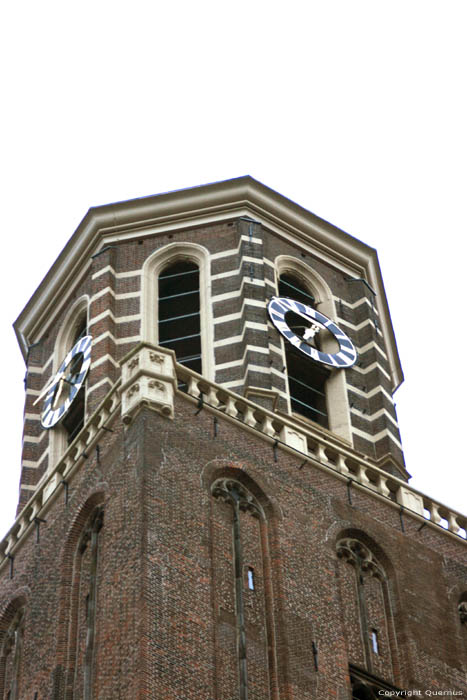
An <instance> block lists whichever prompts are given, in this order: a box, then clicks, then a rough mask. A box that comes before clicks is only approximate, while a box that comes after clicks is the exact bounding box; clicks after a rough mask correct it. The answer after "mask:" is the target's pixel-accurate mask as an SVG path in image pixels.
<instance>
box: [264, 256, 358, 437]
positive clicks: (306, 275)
mask: <svg viewBox="0 0 467 700" xmlns="http://www.w3.org/2000/svg"><path fill="white" fill-rule="evenodd" d="M274 267H275V273H276V280H275V282H276V289H278V288H279V278H280V276H281V275H283V274H286V273H287V274H290V275H292V276H295V277H297V278H298V280H299V281H300V282H301V283H302V284H303V285H304V286H305V288H307V289H309V290H310V294H311V295H312V296H313V297H314V298H315V299H316V306H317V307H318V309H319V311H321V312H322V313H323V314H324V315H325V316H328V317H329V318H331V319H332V320H333V321H337V320H338V319H337V310H336V306H335V304H334V298H333V295H332V292H331V289H330V287H329V286H328V284H327V283H326V282H325V281H324V279H323V278H322V277H321V275H320V274H319V273H318V272H316V270H313V268H312V267H310V266H309V265H307V264H306V263H305V262H303V261H302V260H299V259H297V258H294V257H292V256H290V255H279V256H278V257H277V258H276V259H275V261H274ZM281 344H282V349H283V356H284V365H285V364H286V363H285V341H284V340H283V338H282V337H281ZM287 393H288V392H287ZM326 403H327V415H328V424H329V428H328V429H329V430H330V431H331V432H332V433H335V434H336V435H338V436H339V437H340V438H342V439H344V440H346V441H347V442H348V443H349V444H352V442H353V438H352V425H351V422H350V405H349V400H348V393H347V382H346V378H345V370H332V371H331V374H330V376H329V378H328V379H327V381H326ZM287 404H288V412H289V413H290V414H292V413H293V415H294V416H295V417H296V418H297V419H298V420H307V419H306V418H304V417H302V416H300V414H299V413H294V412H293V411H292V409H291V405H290V398H288V399H287Z"/></svg>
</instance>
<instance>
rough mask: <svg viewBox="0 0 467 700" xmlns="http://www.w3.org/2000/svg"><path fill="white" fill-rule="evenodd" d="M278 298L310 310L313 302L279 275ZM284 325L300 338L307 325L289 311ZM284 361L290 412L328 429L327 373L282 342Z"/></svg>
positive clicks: (297, 285) (298, 283)
mask: <svg viewBox="0 0 467 700" xmlns="http://www.w3.org/2000/svg"><path fill="white" fill-rule="evenodd" d="M279 296H280V297H290V298H291V299H294V300H295V301H300V302H302V303H303V304H306V305H307V306H311V307H314V305H315V299H314V297H313V296H312V295H311V294H310V292H309V291H308V290H307V289H306V287H305V286H304V285H303V284H302V282H301V281H300V280H298V279H296V278H295V277H292V275H290V274H282V275H281V276H280V279H279ZM285 319H286V322H287V324H288V325H289V327H290V328H291V329H292V330H293V332H294V333H295V334H296V335H298V336H302V335H303V333H304V331H305V329H306V328H308V327H309V326H310V325H311V323H307V321H306V320H305V319H304V318H303V317H302V316H299V315H298V314H295V313H293V311H290V312H289V313H287V314H286V317H285ZM320 342H321V341H320V337H319V333H318V334H317V335H316V336H315V338H314V345H315V347H316V348H317V349H318V350H320ZM285 358H286V365H287V375H288V382H289V395H290V404H291V408H292V411H293V412H294V413H299V414H300V415H302V416H305V417H306V418H309V419H310V420H312V421H314V422H315V423H319V425H322V426H323V427H324V428H327V427H328V426H329V422H328V415H327V406H326V389H325V384H326V380H327V378H328V377H329V374H330V373H329V370H328V369H326V368H325V367H324V366H321V365H319V364H317V363H316V362H313V360H311V359H310V358H309V357H307V356H305V355H304V354H303V353H301V352H300V350H297V349H296V348H295V347H293V345H291V344H290V343H288V342H286V343H285Z"/></svg>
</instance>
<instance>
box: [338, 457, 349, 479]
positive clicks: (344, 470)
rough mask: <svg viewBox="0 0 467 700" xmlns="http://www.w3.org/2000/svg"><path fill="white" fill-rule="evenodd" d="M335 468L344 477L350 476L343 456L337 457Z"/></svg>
mask: <svg viewBox="0 0 467 700" xmlns="http://www.w3.org/2000/svg"><path fill="white" fill-rule="evenodd" d="M337 468H338V470H339V471H340V473H341V474H345V476H347V475H348V474H350V470H349V468H348V466H347V463H346V461H345V457H344V455H341V454H339V455H337Z"/></svg>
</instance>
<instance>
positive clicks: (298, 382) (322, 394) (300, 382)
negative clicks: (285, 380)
mask: <svg viewBox="0 0 467 700" xmlns="http://www.w3.org/2000/svg"><path fill="white" fill-rule="evenodd" d="M289 380H292V381H293V382H296V383H297V384H301V386H304V387H305V389H310V391H313V392H314V393H315V394H319V396H326V394H325V393H324V392H323V391H319V389H315V388H314V387H313V386H310V385H309V384H305V382H302V381H300V379H297V378H296V377H291V376H290V374H289Z"/></svg>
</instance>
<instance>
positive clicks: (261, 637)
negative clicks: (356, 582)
mask: <svg viewBox="0 0 467 700" xmlns="http://www.w3.org/2000/svg"><path fill="white" fill-rule="evenodd" d="M211 479H212V481H211ZM211 479H209V480H210V481H211V485H210V493H211V497H212V498H211V502H210V515H211V517H210V528H211V533H212V534H211V537H212V567H213V577H214V581H215V583H214V588H213V589H214V591H215V593H214V600H213V603H214V607H215V609H216V610H218V611H219V613H220V614H219V616H218V622H217V626H216V630H215V635H216V638H217V642H216V650H218V651H216V655H217V654H218V657H217V659H216V669H217V671H216V674H217V679H218V683H219V686H220V687H222V689H223V694H225V697H239V698H241V699H242V700H246V698H247V697H248V689H249V688H250V687H251V688H254V689H255V691H256V693H258V696H260V697H270V696H271V697H273V696H274V697H275V696H276V693H277V692H278V691H277V687H276V686H275V683H276V679H277V677H278V673H279V672H278V668H277V663H278V660H277V659H276V658H275V656H274V655H273V654H271V653H270V651H269V650H270V649H273V648H275V646H276V644H280V643H281V640H280V638H279V634H280V633H279V631H278V628H277V624H275V623H274V617H275V612H274V608H273V585H274V583H273V579H274V576H273V568H272V566H273V564H272V561H271V553H270V547H271V542H270V538H271V534H272V531H271V529H272V527H273V524H272V522H271V520H272V518H273V507H272V504H271V503H270V501H269V499H268V498H267V496H266V495H265V494H264V493H263V491H262V490H261V489H260V487H259V486H258V485H257V484H256V483H255V482H254V481H253V480H252V479H251V478H250V477H249V476H248V475H247V474H245V473H243V474H238V473H237V470H236V469H234V468H230V467H224V468H223V469H219V468H218V467H217V468H216V469H215V470H214V471H213V473H212V475H211ZM253 630H255V632H253ZM276 635H277V637H276ZM251 692H252V691H251V690H250V693H251Z"/></svg>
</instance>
